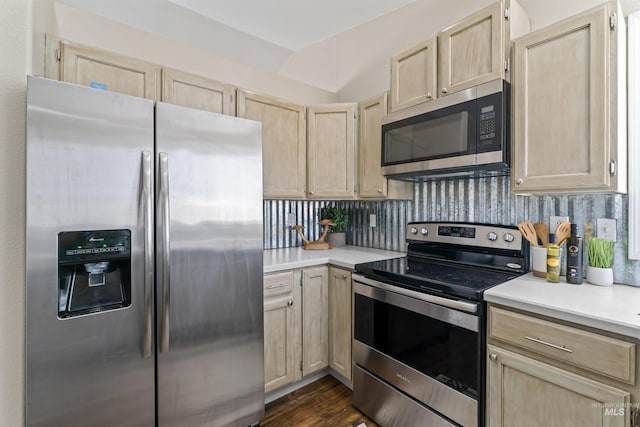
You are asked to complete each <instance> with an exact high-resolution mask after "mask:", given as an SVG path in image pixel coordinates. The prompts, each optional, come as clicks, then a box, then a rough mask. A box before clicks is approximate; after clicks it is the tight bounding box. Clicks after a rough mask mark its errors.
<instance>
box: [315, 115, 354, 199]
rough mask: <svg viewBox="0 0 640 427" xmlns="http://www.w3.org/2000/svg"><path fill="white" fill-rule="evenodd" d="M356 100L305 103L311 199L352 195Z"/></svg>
mask: <svg viewBox="0 0 640 427" xmlns="http://www.w3.org/2000/svg"><path fill="white" fill-rule="evenodd" d="M356 108H357V104H355V103H341V104H324V105H315V106H310V107H307V148H308V153H307V185H308V187H309V189H308V196H309V197H310V198H314V199H323V198H335V199H352V198H354V197H355V183H354V181H355V151H356V144H355V141H356V126H355V125H356Z"/></svg>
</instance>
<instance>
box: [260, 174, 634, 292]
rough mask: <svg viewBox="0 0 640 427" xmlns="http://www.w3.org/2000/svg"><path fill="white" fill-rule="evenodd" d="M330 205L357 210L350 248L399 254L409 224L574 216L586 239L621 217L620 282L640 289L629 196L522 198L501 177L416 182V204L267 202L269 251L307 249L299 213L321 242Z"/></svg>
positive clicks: (514, 221) (509, 221)
mask: <svg viewBox="0 0 640 427" xmlns="http://www.w3.org/2000/svg"><path fill="white" fill-rule="evenodd" d="M328 204H333V205H336V206H341V207H346V208H347V209H349V211H350V212H351V220H350V225H349V227H348V230H347V244H351V245H357V246H366V247H372V248H379V249H387V250H395V251H404V250H405V249H406V244H405V242H404V239H405V226H406V224H407V222H409V221H465V222H479V223H492V224H503V225H515V224H517V223H518V222H520V221H522V220H525V219H529V220H531V222H536V221H545V222H547V223H548V222H549V217H550V216H551V215H560V216H569V218H570V220H571V221H572V222H574V223H576V224H578V230H579V234H580V235H583V234H584V224H585V222H592V223H593V224H594V226H595V224H596V220H597V219H598V218H615V219H616V220H617V226H616V235H617V236H618V238H617V243H616V254H615V261H614V279H615V281H616V283H626V284H629V285H634V286H640V261H634V260H629V259H628V258H627V245H628V202H627V196H626V195H621V194H606V195H593V194H584V195H567V196H520V195H514V194H512V193H511V190H510V179H509V177H508V176H500V177H487V178H476V179H451V180H441V181H428V182H422V183H416V184H415V185H414V200H393V201H361V200H358V201H344V200H343V201H328V200H319V201H313V200H265V201H264V248H265V249H275V248H286V247H292V246H301V245H302V240H301V239H300V238H299V237H298V236H297V234H296V233H295V231H291V230H289V227H288V226H287V225H285V224H286V219H287V216H288V214H293V216H294V218H295V221H296V223H297V224H300V225H302V226H304V230H303V232H304V234H305V236H306V237H307V239H309V240H316V239H317V238H318V237H319V236H320V233H321V227H320V225H318V221H319V214H320V209H321V208H322V207H324V206H326V205H328ZM371 214H375V215H376V223H377V224H376V227H370V226H369V216H370V215H371ZM292 225H293V224H292Z"/></svg>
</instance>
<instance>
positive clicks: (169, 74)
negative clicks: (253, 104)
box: [162, 68, 236, 116]
mask: <svg viewBox="0 0 640 427" xmlns="http://www.w3.org/2000/svg"><path fill="white" fill-rule="evenodd" d="M162 101H164V102H168V103H170V104H176V105H182V106H184V107H190V108H197V109H200V110H205V111H211V112H212V113H220V114H227V115H230V116H235V114H236V102H235V88H233V86H231V85H228V84H225V83H221V82H217V81H215V80H211V79H206V78H204V77H200V76H196V75H193V74H189V73H185V72H183V71H178V70H172V69H169V68H163V69H162Z"/></svg>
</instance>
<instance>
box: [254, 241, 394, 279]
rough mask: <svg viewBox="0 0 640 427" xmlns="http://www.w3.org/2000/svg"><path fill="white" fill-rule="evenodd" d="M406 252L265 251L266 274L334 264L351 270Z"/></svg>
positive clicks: (356, 248)
mask: <svg viewBox="0 0 640 427" xmlns="http://www.w3.org/2000/svg"><path fill="white" fill-rule="evenodd" d="M405 255H406V254H405V253H404V252H395V251H385V250H382V249H373V248H365V247H363V246H342V247H339V248H333V249H329V250H310V251H305V250H304V249H303V248H302V247H295V248H284V249H269V250H265V251H264V272H265V273H273V272H276V271H282V270H290V269H293V268H304V267H312V266H314V265H322V264H333V265H336V266H338V267H344V268H350V269H353V267H354V266H355V265H356V264H359V263H362V262H370V261H380V260H383V259H391V258H400V257H403V256H405Z"/></svg>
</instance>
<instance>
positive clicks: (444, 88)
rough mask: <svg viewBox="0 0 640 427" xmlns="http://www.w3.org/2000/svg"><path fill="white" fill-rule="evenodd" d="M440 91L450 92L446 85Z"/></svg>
mask: <svg viewBox="0 0 640 427" xmlns="http://www.w3.org/2000/svg"><path fill="white" fill-rule="evenodd" d="M440 92H442V93H449V91H448V90H447V88H446V87H443V88H442V89H440Z"/></svg>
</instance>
